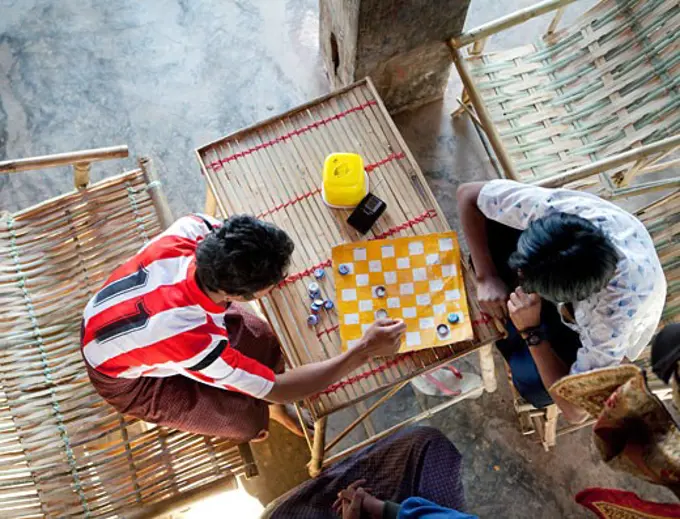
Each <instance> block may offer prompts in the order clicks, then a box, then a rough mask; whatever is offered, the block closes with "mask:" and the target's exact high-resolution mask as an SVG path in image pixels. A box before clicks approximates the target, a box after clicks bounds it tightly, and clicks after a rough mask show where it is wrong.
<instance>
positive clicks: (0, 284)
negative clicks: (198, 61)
mask: <svg viewBox="0 0 680 519" xmlns="http://www.w3.org/2000/svg"><path fill="white" fill-rule="evenodd" d="M148 189H153V186H149V187H148V188H147V184H146V183H145V179H144V175H143V173H142V171H141V170H135V171H131V172H128V173H124V174H122V175H119V176H117V177H113V178H111V179H108V180H106V181H103V182H100V183H97V184H95V185H93V186H91V187H90V188H88V189H86V190H83V191H78V192H73V193H71V194H67V195H64V196H61V197H58V198H56V199H53V200H50V201H47V202H45V203H42V204H40V205H39V206H36V207H34V208H32V209H29V210H25V211H22V212H20V213H16V214H14V215H10V214H9V213H2V214H0V510H2V512H1V513H0V515H1V516H2V517H101V516H107V517H116V516H120V515H119V514H120V513H121V511H123V510H129V509H130V508H131V507H135V508H138V507H141V506H143V505H148V504H150V503H155V502H158V501H161V500H164V499H167V498H170V497H174V496H176V495H178V494H179V493H180V492H183V491H186V490H189V489H191V488H193V487H196V486H199V485H203V484H206V483H210V482H212V481H215V480H217V479H220V478H222V477H225V476H226V475H229V474H231V470H232V469H233V468H237V467H238V466H239V464H240V463H241V460H240V455H239V451H238V448H235V447H234V446H233V445H231V444H229V443H228V442H225V441H222V440H220V439H216V438H204V437H202V436H195V435H191V434H188V433H182V432H179V431H175V430H169V429H165V428H158V427H154V426H148V425H147V424H144V423H142V422H139V421H138V420H135V419H130V418H126V417H124V416H122V415H120V414H118V413H117V412H115V411H114V409H113V408H112V407H110V406H109V405H108V404H106V403H105V402H104V401H103V400H102V399H101V398H100V397H99V396H98V395H97V394H96V392H95V391H94V388H93V387H92V386H91V384H90V382H89V379H88V376H87V372H86V370H85V366H84V364H83V360H82V358H81V354H80V339H79V337H80V321H81V316H82V310H83V308H84V307H85V304H86V303H87V301H88V299H89V298H90V297H91V296H92V295H93V294H94V293H95V291H96V290H97V289H98V288H99V287H100V286H101V284H102V283H103V282H104V279H105V278H106V277H108V275H109V274H110V273H111V271H112V269H113V268H115V266H117V265H118V264H119V263H120V262H122V261H123V260H124V259H126V258H128V257H130V256H131V255H133V254H134V253H135V252H136V251H137V250H138V249H139V248H140V247H141V246H142V245H143V244H144V243H145V241H146V240H147V239H149V238H151V237H153V236H154V235H156V234H157V233H158V232H159V231H160V230H161V229H160V224H159V221H158V219H157V217H156V211H155V209H154V205H153V202H152V199H151V197H150V194H149V191H148Z"/></svg>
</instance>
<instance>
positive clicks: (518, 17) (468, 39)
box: [452, 0, 575, 48]
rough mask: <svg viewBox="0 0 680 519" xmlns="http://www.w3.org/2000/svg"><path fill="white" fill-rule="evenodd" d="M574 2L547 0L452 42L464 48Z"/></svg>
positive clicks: (481, 27) (483, 26)
mask: <svg viewBox="0 0 680 519" xmlns="http://www.w3.org/2000/svg"><path fill="white" fill-rule="evenodd" d="M574 1H575V0H545V1H544V2H539V3H538V4H535V5H533V6H531V7H526V8H524V9H520V10H519V11H515V12H514V13H512V14H509V15H506V16H503V17H501V18H498V19H497V20H494V21H492V22H489V23H485V24H483V25H480V26H479V27H475V28H474V29H471V30H469V31H467V32H465V33H463V34H461V35H460V36H458V37H457V38H454V39H453V40H452V42H453V44H454V46H455V47H457V48H460V47H464V46H465V45H467V44H468V43H472V42H473V41H477V40H479V39H481V38H486V37H488V36H491V35H492V34H496V33H498V32H501V31H504V30H505V29H509V28H510V27H514V26H515V25H519V24H521V23H524V22H526V21H527V20H531V19H532V18H536V17H537V16H541V15H542V14H545V13H549V12H550V11H554V10H555V9H559V8H561V7H564V6H567V5H569V4H571V3H572V2H574Z"/></svg>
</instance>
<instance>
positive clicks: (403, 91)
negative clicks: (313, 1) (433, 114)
mask: <svg viewBox="0 0 680 519" xmlns="http://www.w3.org/2000/svg"><path fill="white" fill-rule="evenodd" d="M319 3H320V6H319V7H320V18H321V19H320V24H319V37H320V40H321V41H320V47H321V52H322V54H323V58H324V63H325V65H326V71H327V74H328V77H329V79H330V82H331V85H332V87H333V88H339V87H342V86H345V85H348V84H350V83H352V82H353V81H356V80H358V79H361V78H363V77H365V76H370V77H371V79H372V80H373V82H374V83H375V86H376V88H377V89H378V92H379V93H380V96H381V97H382V98H383V100H384V101H385V104H386V105H387V108H388V109H389V110H390V112H392V113H394V112H398V111H400V110H404V109H407V108H414V107H416V106H420V105H422V104H425V103H429V102H431V101H435V100H437V99H440V98H441V97H442V96H443V95H444V90H445V89H446V83H447V81H448V78H449V72H450V69H451V55H450V53H449V50H448V47H447V46H446V43H445V42H446V41H447V40H448V39H449V38H452V37H454V36H458V35H459V34H460V33H461V31H462V29H463V24H464V23H465V16H466V15H467V10H468V6H469V4H470V0H319Z"/></svg>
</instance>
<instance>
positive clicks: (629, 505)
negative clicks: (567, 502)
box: [576, 488, 680, 519]
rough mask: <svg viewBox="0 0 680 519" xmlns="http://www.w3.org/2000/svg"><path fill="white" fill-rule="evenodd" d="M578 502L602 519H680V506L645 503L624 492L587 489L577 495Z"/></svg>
mask: <svg viewBox="0 0 680 519" xmlns="http://www.w3.org/2000/svg"><path fill="white" fill-rule="evenodd" d="M576 502H577V503H578V504H580V505H582V506H584V507H586V508H587V509H588V510H590V511H592V512H593V513H594V514H595V515H596V516H597V517H599V518H601V519H667V518H680V505H677V504H669V503H653V502H651V501H644V500H642V499H640V498H639V497H638V496H637V495H635V494H633V493H632V492H625V491H623V490H616V489H609V488H587V489H585V490H582V491H581V492H579V493H578V494H576Z"/></svg>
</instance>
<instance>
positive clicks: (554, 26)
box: [543, 7, 564, 38]
mask: <svg viewBox="0 0 680 519" xmlns="http://www.w3.org/2000/svg"><path fill="white" fill-rule="evenodd" d="M563 14H564V7H560V8H559V9H558V10H557V11H556V12H555V16H553V19H552V21H551V22H550V25H548V29H547V30H546V31H545V35H544V36H543V37H544V38H545V37H547V36H552V35H553V34H554V32H555V29H557V24H558V23H560V20H561V19H562V15H563Z"/></svg>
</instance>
